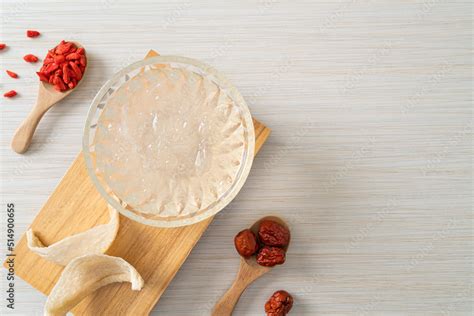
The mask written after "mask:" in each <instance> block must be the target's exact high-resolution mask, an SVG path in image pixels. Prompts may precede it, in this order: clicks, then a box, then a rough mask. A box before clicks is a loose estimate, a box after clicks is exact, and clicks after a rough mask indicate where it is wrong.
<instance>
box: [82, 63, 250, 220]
mask: <svg viewBox="0 0 474 316" xmlns="http://www.w3.org/2000/svg"><path fill="white" fill-rule="evenodd" d="M157 65H160V66H161V65H166V66H169V67H172V68H183V69H186V70H188V71H192V72H195V73H197V74H199V75H201V76H203V77H205V78H207V79H209V80H211V81H212V82H213V83H215V84H216V85H217V86H218V87H219V88H220V91H223V92H224V93H226V95H227V96H228V97H229V98H230V99H231V100H232V101H233V102H234V105H235V106H237V107H238V111H239V113H240V115H241V120H242V125H243V128H244V138H245V141H244V146H245V148H244V151H243V157H242V162H241V164H240V168H239V170H238V172H237V175H236V177H235V180H234V181H233V183H232V184H231V186H230V189H228V190H227V191H226V192H225V193H224V194H222V195H221V196H220V197H219V198H218V199H217V200H216V201H215V202H214V203H212V204H210V205H209V206H208V207H206V208H205V209H202V210H199V211H197V212H195V213H193V214H187V215H185V216H180V215H177V216H166V217H163V216H160V215H159V214H150V213H149V212H143V210H140V209H135V208H133V207H132V206H130V205H128V204H127V203H125V202H124V201H123V200H122V199H121V197H120V196H117V195H116V194H115V193H114V192H113V190H112V189H111V188H110V186H109V185H108V184H107V182H106V181H104V179H103V177H101V176H100V173H99V172H98V169H97V159H96V158H97V154H98V153H97V152H96V150H95V146H94V139H95V135H96V132H97V123H98V121H99V118H100V116H101V114H102V112H103V111H104V108H105V107H106V105H107V101H108V99H109V98H110V97H111V95H113V93H114V91H116V90H117V89H118V88H119V87H120V86H121V85H122V84H124V83H125V82H127V81H128V80H130V79H131V78H133V77H134V76H136V75H137V74H139V73H140V71H143V69H144V70H148V69H151V67H154V66H157ZM254 147H255V132H254V127H253V122H252V117H251V115H250V111H249V109H248V106H247V104H246V102H245V100H244V99H243V97H242V95H241V94H240V93H239V91H238V90H237V89H236V88H235V87H234V86H233V85H232V84H231V83H230V82H229V81H228V80H227V79H226V78H225V77H224V76H223V75H222V74H220V73H219V72H218V71H217V70H215V69H213V68H212V67H210V66H208V65H206V64H204V63H201V62H199V61H197V60H194V59H191V58H185V57H179V56H158V57H153V58H148V59H145V60H143V61H139V62H136V63H133V64H131V65H129V66H127V67H125V68H123V69H122V70H120V71H119V72H117V73H116V74H115V75H114V76H113V77H112V79H110V80H109V81H107V82H106V83H105V84H104V85H103V87H102V88H101V89H100V90H99V92H98V93H97V95H96V97H95V98H94V100H93V101H92V104H91V106H90V109H89V113H88V115H87V120H86V124H85V128H84V136H83V153H84V158H85V162H86V166H87V171H88V173H89V176H90V177H91V179H92V182H93V183H94V185H95V186H96V188H97V190H98V191H99V192H100V194H101V195H102V196H103V197H104V198H105V199H106V200H107V202H108V203H109V204H110V205H112V206H113V207H114V208H115V209H116V210H118V211H119V212H120V213H121V214H123V215H125V216H127V217H129V218H130V219H132V220H135V221H137V222H140V223H142V224H146V225H151V226H157V227H178V226H185V225H190V224H194V223H197V222H199V221H202V220H204V219H206V218H208V217H210V216H213V215H215V214H216V213H217V212H219V211H221V210H222V209H223V208H224V207H225V206H226V205H228V204H229V203H230V202H231V201H232V199H234V197H235V196H236V195H237V193H238V192H239V191H240V189H241V188H242V186H243V184H244V182H245V180H246V179H247V176H248V174H249V171H250V168H251V166H252V162H253V157H254ZM133 154H134V153H133V152H130V155H133ZM229 163H230V162H229Z"/></svg>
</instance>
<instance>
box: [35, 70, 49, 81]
mask: <svg viewBox="0 0 474 316" xmlns="http://www.w3.org/2000/svg"><path fill="white" fill-rule="evenodd" d="M36 74H37V75H38V77H39V78H40V80H41V81H44V82H48V77H47V76H46V74H45V73H43V72H41V71H38V72H37V73H36Z"/></svg>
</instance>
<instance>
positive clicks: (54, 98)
mask: <svg viewBox="0 0 474 316" xmlns="http://www.w3.org/2000/svg"><path fill="white" fill-rule="evenodd" d="M73 43H74V44H76V46H77V47H82V45H80V44H79V43H77V42H73ZM87 68H88V66H86V68H85V69H84V73H83V74H82V79H81V80H79V82H78V83H77V86H75V87H74V88H73V89H68V90H66V91H64V92H59V91H56V90H55V89H54V87H53V85H52V84H49V83H47V82H44V81H40V84H39V90H38V97H37V98H36V105H35V106H34V107H33V109H32V110H31V111H30V113H29V114H28V116H27V117H26V118H25V120H24V121H23V122H22V123H21V125H20V126H19V127H18V129H17V130H16V132H15V135H14V136H13V140H12V148H13V150H14V151H16V152H17V153H19V154H23V153H25V152H26V151H27V150H28V148H29V147H30V144H31V140H32V138H33V134H34V133H35V130H36V127H37V126H38V123H39V121H40V120H41V118H42V117H43V115H44V114H45V113H46V112H47V111H48V110H49V109H50V108H51V107H52V106H53V105H55V104H56V103H58V102H59V101H60V100H62V99H64V98H65V97H67V96H68V95H69V94H70V93H71V92H72V91H74V90H76V89H77V87H78V86H79V84H80V83H81V82H82V81H83V80H84V76H85V74H86V71H87Z"/></svg>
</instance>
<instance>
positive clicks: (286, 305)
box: [265, 290, 293, 316]
mask: <svg viewBox="0 0 474 316" xmlns="http://www.w3.org/2000/svg"><path fill="white" fill-rule="evenodd" d="M292 307H293V297H292V296H291V295H290V294H289V293H288V292H287V291H283V290H280V291H276V292H275V293H273V295H272V296H271V297H270V298H269V299H268V301H267V302H266V303H265V313H267V316H285V315H286V314H288V312H289V311H290V309H291V308H292Z"/></svg>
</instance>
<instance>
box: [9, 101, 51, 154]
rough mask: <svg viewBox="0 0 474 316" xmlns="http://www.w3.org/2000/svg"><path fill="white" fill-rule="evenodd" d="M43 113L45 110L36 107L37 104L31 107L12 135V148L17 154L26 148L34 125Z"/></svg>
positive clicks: (31, 136)
mask: <svg viewBox="0 0 474 316" xmlns="http://www.w3.org/2000/svg"><path fill="white" fill-rule="evenodd" d="M44 113H46V111H44V110H41V109H38V107H37V106H35V107H33V109H32V110H31V112H30V113H29V114H28V116H27V117H26V118H25V120H24V121H23V122H22V123H21V125H20V126H19V127H18V129H17V130H16V131H15V135H14V136H13V140H12V148H13V150H14V151H16V152H17V153H19V154H23V153H24V152H26V151H27V150H28V147H30V144H31V139H32V138H33V134H34V133H35V130H36V127H37V126H38V123H39V121H40V120H41V118H42V117H43V115H44Z"/></svg>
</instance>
